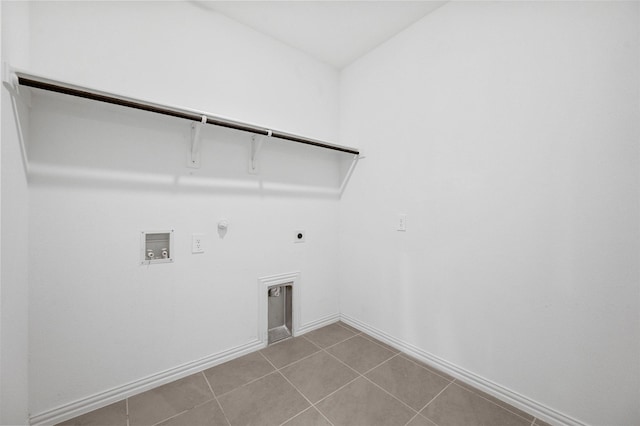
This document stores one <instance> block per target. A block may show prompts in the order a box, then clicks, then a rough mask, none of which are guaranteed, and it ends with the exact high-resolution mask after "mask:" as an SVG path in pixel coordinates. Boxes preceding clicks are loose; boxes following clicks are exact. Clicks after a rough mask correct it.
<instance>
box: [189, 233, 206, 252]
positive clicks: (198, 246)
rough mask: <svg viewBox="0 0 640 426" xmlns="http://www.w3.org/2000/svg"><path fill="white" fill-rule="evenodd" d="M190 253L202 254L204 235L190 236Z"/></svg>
mask: <svg viewBox="0 0 640 426" xmlns="http://www.w3.org/2000/svg"><path fill="white" fill-rule="evenodd" d="M191 253H204V234H191Z"/></svg>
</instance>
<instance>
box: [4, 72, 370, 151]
mask: <svg viewBox="0 0 640 426" xmlns="http://www.w3.org/2000/svg"><path fill="white" fill-rule="evenodd" d="M15 75H16V77H17V80H18V84H20V85H21V86H27V87H33V88H36V89H42V90H47V91H50V92H57V93H63V94H65V95H70V96H77V97H79V98H85V99H91V100H94V101H99V102H106V103H108V104H114V105H120V106H124V107H127V108H135V109H140V110H143V111H149V112H153V113H156V114H163V115H169V116H171V117H177V118H183V119H185V120H190V121H197V122H202V121H203V117H206V123H207V124H212V125H214V126H220V127H226V128H229V129H235V130H240V131H243V132H250V133H255V134H258V135H265V136H271V137H274V138H278V139H284V140H287V141H291V142H297V143H302V144H306V145H313V146H317V147H320V148H326V149H332V150H334V151H340V152H346V153H349V154H355V155H359V154H360V151H359V150H358V149H356V148H350V147H348V146H342V145H335V144H331V143H328V142H323V141H319V140H317V139H311V138H307V137H304V136H298V135H294V134H291V133H285V132H281V131H279V130H271V129H267V128H264V127H259V126H255V125H253V124H248V123H242V122H240V121H234V120H229V119H227V118H222V117H217V116H215V115H211V114H207V113H204V112H197V111H193V110H188V109H184V108H178V107H173V106H168V105H161V104H156V103H152V102H147V101H143V100H140V99H135V98H129V97H126V96H121V95H116V94H113V93H107V92H102V91H99V90H94V89H90V88H87V87H82V86H76V85H73V84H69V83H63V82H60V81H55V80H51V79H48V78H44V77H40V76H36V75H31V74H27V73H24V72H21V71H16V72H15Z"/></svg>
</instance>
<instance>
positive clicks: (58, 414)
mask: <svg viewBox="0 0 640 426" xmlns="http://www.w3.org/2000/svg"><path fill="white" fill-rule="evenodd" d="M263 347H264V344H263V343H262V342H261V341H259V340H258V339H256V340H252V341H250V342H248V343H245V344H244V345H240V346H236V347H235V348H231V349H228V350H226V351H222V352H218V353H216V354H212V355H209V356H206V357H204V358H200V359H197V360H195V361H191V362H187V363H185V364H182V365H179V366H177V367H173V368H170V369H168V370H165V371H162V372H160V373H156V374H153V375H151V376H147V377H144V378H142V379H139V380H136V381H133V382H130V383H127V384H125V385H122V386H118V387H115V388H112V389H109V390H106V391H104V392H99V393H97V394H94V395H91V396H89V397H86V398H82V399H79V400H77V401H74V402H71V403H68V404H64V405H61V406H59V407H56V408H53V409H51V410H47V411H44V412H42V413H38V414H36V415H33V416H31V417H30V418H29V423H30V424H31V425H34V426H44V425H54V424H56V423H59V422H63V421H65V420H70V419H72V418H74V417H76V416H80V415H82V414H86V413H88V412H90V411H93V410H97V409H98V408H102V407H105V406H107V405H109V404H112V403H114V402H117V401H121V400H123V399H125V398H128V397H130V396H133V395H137V394H139V393H141V392H144V391H147V390H149V389H153V388H155V387H158V386H161V385H164V384H167V383H170V382H173V381H174V380H178V379H181V378H183V377H186V376H189V375H191V374H194V373H197V372H199V371H202V370H205V369H207V368H211V367H214V366H216V365H218V364H222V363H223V362H227V361H229V360H232V359H234V358H237V357H239V356H242V355H246V354H248V353H250V352H254V351H257V350H258V349H262V348H263Z"/></svg>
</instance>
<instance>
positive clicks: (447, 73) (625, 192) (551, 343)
mask: <svg viewBox="0 0 640 426" xmlns="http://www.w3.org/2000/svg"><path fill="white" fill-rule="evenodd" d="M638 16H639V15H638V3H637V2H585V3H581V2H535V3H533V2H531V3H527V2H496V3H490V2H454V3H448V4H447V5H445V6H443V7H442V8H440V9H439V10H437V11H435V12H434V13H433V14H431V15H428V16H427V17H426V18H424V19H423V20H421V21H420V22H418V23H417V24H415V25H414V26H412V27H411V28H410V29H408V30H406V31H404V32H403V33H401V34H399V35H398V36H396V37H395V38H394V39H392V40H390V41H389V42H387V43H386V44H384V45H383V46H381V47H380V48H378V49H376V50H375V51H373V52H372V53H370V54H369V55H367V56H366V57H364V58H361V59H360V60H359V61H357V62H356V63H354V64H353V65H351V66H350V67H348V68H347V69H346V70H345V71H344V72H343V74H342V76H341V104H340V106H341V143H343V144H347V145H355V146H360V148H361V149H362V152H363V154H365V155H366V157H367V158H366V159H365V160H363V161H361V162H360V163H359V165H358V169H357V170H356V173H355V174H354V176H353V178H352V180H351V182H350V185H349V187H348V188H347V191H346V193H345V196H344V198H343V200H342V202H341V208H340V225H341V228H340V259H341V262H340V265H341V268H340V280H341V283H340V285H341V312H342V313H344V314H346V315H348V316H349V317H351V318H354V319H356V320H359V321H361V322H363V323H365V324H367V325H369V326H371V327H374V328H376V329H378V330H380V331H382V332H385V333H388V334H389V335H391V336H394V337H396V338H398V339H400V340H402V341H404V342H407V343H410V344H413V345H415V346H417V347H418V348H420V349H421V350H424V351H426V352H428V353H431V354H433V355H435V356H437V357H440V358H442V359H444V360H446V361H449V362H451V363H453V364H455V365H457V366H459V367H462V368H464V369H466V370H467V371H469V372H471V373H474V374H476V375H478V376H480V377H484V378H486V379H489V380H491V381H493V382H495V383H497V384H500V385H502V386H504V387H506V388H508V389H511V390H513V391H515V392H518V393H520V394H522V395H524V396H526V397H529V398H531V399H533V400H535V401H538V402H539V403H541V404H544V405H547V406H549V407H551V408H553V409H555V410H558V411H559V412H562V413H565V414H567V415H569V416H572V417H574V418H576V419H579V420H582V421H584V422H587V423H590V424H594V425H596V424H617V425H632V424H638V423H640V411H639V410H640V408H639V406H638V401H639V400H640V393H639V392H640V382H639V381H640V368H639V367H640V365H639V359H640V317H639V315H640V305H639V290H640V288H639V282H640V280H639V269H638V252H639V249H640V244H639V235H640V233H639V229H638V217H639V216H638V214H639V213H640V212H639V209H638V196H639V189H640V188H639V184H638V183H639V182H638V167H639V164H638V159H639V156H638V154H639V152H638V141H639V136H640V132H639V128H638V114H639V112H640V110H639V107H638V102H639V88H638V77H639V75H640V73H639V71H640V69H639V67H638V64H639V46H638V36H639V32H638V28H639V19H638ZM399 213H406V214H408V230H407V232H397V231H396V230H395V227H396V223H397V219H398V214H399Z"/></svg>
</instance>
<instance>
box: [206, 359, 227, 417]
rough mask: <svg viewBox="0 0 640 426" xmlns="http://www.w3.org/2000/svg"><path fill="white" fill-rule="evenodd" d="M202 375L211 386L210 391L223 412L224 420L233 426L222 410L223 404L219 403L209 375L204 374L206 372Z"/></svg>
mask: <svg viewBox="0 0 640 426" xmlns="http://www.w3.org/2000/svg"><path fill="white" fill-rule="evenodd" d="M201 373H202V375H203V376H204V381H205V382H207V386H209V390H211V394H212V395H213V399H215V400H216V404H218V407H220V411H222V415H223V416H224V419H225V420H226V421H227V424H228V425H229V426H231V422H230V421H229V418H228V417H227V414H226V413H225V412H224V408H222V404H220V401H218V397H217V396H216V393H215V392H214V391H213V386H211V383H209V379H208V378H207V375H206V374H204V370H202V371H201Z"/></svg>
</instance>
